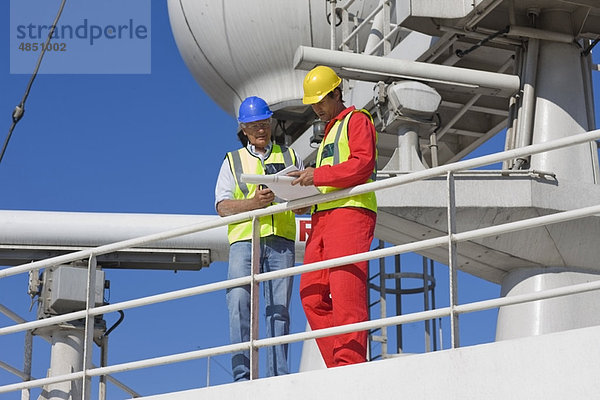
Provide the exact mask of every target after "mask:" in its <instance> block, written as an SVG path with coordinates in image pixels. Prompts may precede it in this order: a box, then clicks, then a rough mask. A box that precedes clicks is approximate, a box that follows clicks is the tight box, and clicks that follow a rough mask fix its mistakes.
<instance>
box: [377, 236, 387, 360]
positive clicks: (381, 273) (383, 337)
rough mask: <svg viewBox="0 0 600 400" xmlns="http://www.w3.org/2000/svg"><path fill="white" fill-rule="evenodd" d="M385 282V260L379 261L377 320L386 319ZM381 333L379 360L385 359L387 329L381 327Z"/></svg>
mask: <svg viewBox="0 0 600 400" xmlns="http://www.w3.org/2000/svg"><path fill="white" fill-rule="evenodd" d="M384 247H385V242H384V241H383V240H380V241H379V248H380V249H383V248H384ZM385 287H386V282H385V258H383V257H382V258H380V259H379V310H380V311H379V312H380V315H379V318H385V317H387V299H386V289H385ZM380 331H381V358H386V357H387V355H388V351H387V327H386V326H382V327H381V328H380Z"/></svg>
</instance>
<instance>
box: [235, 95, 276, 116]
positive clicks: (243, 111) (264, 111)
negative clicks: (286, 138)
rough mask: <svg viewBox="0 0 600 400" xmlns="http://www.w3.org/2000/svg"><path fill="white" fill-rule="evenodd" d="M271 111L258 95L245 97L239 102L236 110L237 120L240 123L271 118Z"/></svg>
mask: <svg viewBox="0 0 600 400" xmlns="http://www.w3.org/2000/svg"><path fill="white" fill-rule="evenodd" d="M271 115H273V112H272V111H271V109H269V105H268V104H267V102H266V101H264V100H263V99H261V98H260V97H256V96H250V97H246V99H245V100H244V101H242V104H240V111H239V112H238V121H239V122H241V123H246V122H254V121H260V120H262V119H267V118H271Z"/></svg>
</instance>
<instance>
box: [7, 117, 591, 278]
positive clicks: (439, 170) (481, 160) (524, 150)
mask: <svg viewBox="0 0 600 400" xmlns="http://www.w3.org/2000/svg"><path fill="white" fill-rule="evenodd" d="M597 139H600V129H597V130H593V131H589V132H585V133H579V134H576V135H572V136H568V137H564V138H561V139H556V140H552V141H549V142H544V143H537V144H532V145H529V146H525V147H520V148H516V149H512V150H507V151H503V152H499V153H493V154H488V155H486V156H481V157H477V158H472V159H469V160H463V161H458V162H455V163H452V164H448V165H440V166H438V167H433V168H429V169H425V170H422V171H415V172H412V173H410V174H407V175H403V176H397V177H394V178H389V179H385V180H382V181H375V182H370V183H365V184H362V185H359V186H354V187H352V188H348V189H342V190H338V191H335V192H330V193H325V194H318V195H315V196H310V197H305V198H302V199H297V200H293V201H288V202H285V203H280V204H276V205H272V206H269V207H266V208H263V209H260V210H254V211H246V212H243V213H240V214H235V215H231V216H228V217H222V218H221V219H217V220H215V221H208V222H201V223H198V224H192V225H187V226H184V227H181V228H176V229H171V230H168V231H165V232H160V233H155V234H151V235H146V236H141V237H139V238H134V239H128V240H123V241H120V242H115V243H112V244H107V245H103V246H98V247H95V248H91V249H85V250H80V251H76V252H74V253H69V254H65V255H62V256H56V257H52V258H48V259H46V260H40V261H35V262H32V263H29V264H23V265H20V266H16V267H10V268H4V269H1V270H0V278H4V277H7V276H11V275H16V274H19V273H23V272H28V271H30V270H32V271H34V270H38V269H40V268H47V267H52V266H55V265H58V264H61V263H68V262H73V261H77V260H82V259H87V258H89V257H90V256H91V255H92V254H95V255H97V256H98V255H101V254H106V253H112V252H115V251H118V250H123V249H127V248H129V247H136V246H140V245H143V244H147V243H151V242H153V241H158V240H162V239H170V238H173V237H176V236H183V235H187V234H191V233H196V232H199V231H201V230H208V229H212V228H218V227H221V226H225V225H228V224H231V223H236V222H241V221H245V220H249V219H252V218H253V217H263V216H265V215H271V214H275V213H280V212H283V211H289V210H293V209H297V208H304V207H308V206H311V205H313V204H317V203H321V202H326V201H332V200H338V199H342V198H345V197H349V196H353V195H357V194H363V193H368V192H373V191H376V190H381V189H388V188H390V187H394V186H400V185H403V184H406V183H410V182H415V181H419V180H423V179H428V178H434V177H437V176H440V175H444V174H447V173H448V172H455V171H459V170H465V169H470V168H476V167H481V166H484V165H488V164H494V163H496V162H500V161H504V160H509V159H511V158H516V157H523V156H528V155H532V154H537V153H542V152H546V151H550V150H555V149H558V148H561V147H566V146H570V145H576V144H581V143H586V142H590V141H592V140H597Z"/></svg>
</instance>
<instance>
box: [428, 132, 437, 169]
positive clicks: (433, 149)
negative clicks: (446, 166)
mask: <svg viewBox="0 0 600 400" xmlns="http://www.w3.org/2000/svg"><path fill="white" fill-rule="evenodd" d="M429 151H430V153H431V167H432V168H433V167H437V166H438V165H439V161H438V142H437V132H432V133H431V135H429Z"/></svg>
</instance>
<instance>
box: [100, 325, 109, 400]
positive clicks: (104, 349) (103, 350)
mask: <svg viewBox="0 0 600 400" xmlns="http://www.w3.org/2000/svg"><path fill="white" fill-rule="evenodd" d="M101 340H102V342H101V344H100V366H101V367H106V366H107V365H108V336H106V335H102V339H101ZM98 386H99V387H98V399H99V400H106V375H100V383H99V384H98Z"/></svg>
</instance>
